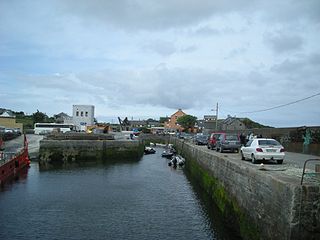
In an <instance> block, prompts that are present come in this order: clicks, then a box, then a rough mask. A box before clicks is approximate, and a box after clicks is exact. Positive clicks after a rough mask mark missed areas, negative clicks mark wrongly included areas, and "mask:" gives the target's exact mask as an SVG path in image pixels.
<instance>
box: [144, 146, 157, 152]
mask: <svg viewBox="0 0 320 240" xmlns="http://www.w3.org/2000/svg"><path fill="white" fill-rule="evenodd" d="M154 153H156V150H155V149H154V148H152V147H145V149H144V154H154Z"/></svg>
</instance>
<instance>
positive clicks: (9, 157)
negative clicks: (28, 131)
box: [0, 135, 30, 185]
mask: <svg viewBox="0 0 320 240" xmlns="http://www.w3.org/2000/svg"><path fill="white" fill-rule="evenodd" d="M29 165H30V160H29V155H28V142H27V138H26V136H25V135H24V146H23V149H22V150H21V151H20V152H18V153H14V154H13V153H8V152H2V151H0V185H2V184H3V183H4V182H5V181H7V180H9V179H12V178H15V177H17V176H18V175H19V173H20V172H21V171H22V170H24V169H26V168H28V167H29Z"/></svg>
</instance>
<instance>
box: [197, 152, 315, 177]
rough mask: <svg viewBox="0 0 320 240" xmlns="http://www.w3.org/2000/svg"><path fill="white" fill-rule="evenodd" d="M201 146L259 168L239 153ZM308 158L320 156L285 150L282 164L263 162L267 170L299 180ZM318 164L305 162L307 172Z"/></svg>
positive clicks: (311, 170)
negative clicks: (243, 159) (242, 157)
mask: <svg viewBox="0 0 320 240" xmlns="http://www.w3.org/2000/svg"><path fill="white" fill-rule="evenodd" d="M196 147H198V148H201V149H202V150H204V151H207V152H211V153H212V154H215V155H217V156H223V157H227V158H228V159H230V160H232V161H233V162H239V164H241V165H242V166H244V167H248V168H257V169H261V165H260V164H253V163H251V161H242V160H241V155H240V153H227V152H225V153H219V152H216V151H215V150H210V149H208V148H207V146H196ZM308 159H320V156H314V155H307V154H301V153H293V152H286V157H285V159H284V161H283V164H276V163H273V162H264V166H263V167H264V169H265V170H267V171H271V172H273V174H276V175H283V176H291V177H294V178H296V179H297V180H298V181H299V182H300V179H301V176H302V173H303V165H304V163H305V161H306V160H308ZM316 164H320V162H310V163H308V164H307V166H306V168H307V172H309V173H314V172H315V165H316Z"/></svg>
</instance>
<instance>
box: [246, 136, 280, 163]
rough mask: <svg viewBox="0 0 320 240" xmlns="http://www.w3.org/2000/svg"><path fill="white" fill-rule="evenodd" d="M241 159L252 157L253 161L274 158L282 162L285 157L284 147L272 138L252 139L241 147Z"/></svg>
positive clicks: (273, 159)
mask: <svg viewBox="0 0 320 240" xmlns="http://www.w3.org/2000/svg"><path fill="white" fill-rule="evenodd" d="M240 152H241V159H242V160H246V159H251V161H252V163H257V161H263V160H272V161H277V163H278V164H282V162H283V160H284V157H285V150H284V147H283V146H282V145H281V144H280V143H279V142H278V141H276V140H274V139H271V138H256V139H252V140H250V141H249V142H247V144H246V145H245V146H243V147H241V149H240Z"/></svg>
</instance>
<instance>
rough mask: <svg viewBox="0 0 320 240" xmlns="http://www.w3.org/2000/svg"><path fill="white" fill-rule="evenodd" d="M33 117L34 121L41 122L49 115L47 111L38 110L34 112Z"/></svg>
mask: <svg viewBox="0 0 320 240" xmlns="http://www.w3.org/2000/svg"><path fill="white" fill-rule="evenodd" d="M32 119H33V122H34V123H41V122H45V121H46V119H48V116H47V115H46V114H45V113H43V112H40V111H39V110H37V112H35V113H33V114H32Z"/></svg>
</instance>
